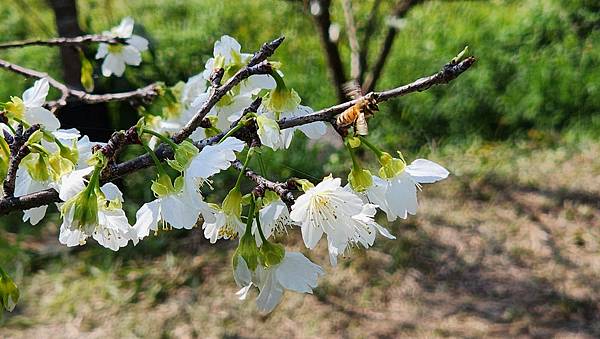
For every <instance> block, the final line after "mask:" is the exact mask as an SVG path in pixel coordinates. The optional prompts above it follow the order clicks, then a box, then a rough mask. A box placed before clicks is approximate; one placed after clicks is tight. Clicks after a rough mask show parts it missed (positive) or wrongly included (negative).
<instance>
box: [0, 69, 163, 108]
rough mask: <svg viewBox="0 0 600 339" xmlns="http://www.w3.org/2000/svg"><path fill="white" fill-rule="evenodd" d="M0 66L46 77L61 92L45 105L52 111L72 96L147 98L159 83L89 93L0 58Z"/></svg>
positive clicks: (86, 99)
mask: <svg viewBox="0 0 600 339" xmlns="http://www.w3.org/2000/svg"><path fill="white" fill-rule="evenodd" d="M0 67H2V68H5V69H7V70H9V71H11V72H14V73H17V74H21V75H24V76H26V77H28V78H37V79H46V80H48V83H49V84H50V86H52V87H54V88H56V89H58V90H59V91H60V92H61V96H60V98H59V99H58V100H56V101H51V102H48V104H47V105H46V106H47V107H48V108H50V109H51V110H52V111H55V110H56V109H57V108H59V107H62V106H66V105H67V100H68V99H69V98H74V99H76V100H79V101H81V102H85V103H90V104H95V103H99V102H108V101H124V100H130V99H142V100H149V99H152V98H154V97H155V96H156V95H158V89H159V87H160V85H159V84H158V83H154V84H150V85H148V86H146V87H142V88H138V89H136V90H133V91H129V92H121V93H107V94H90V93H87V92H85V91H80V90H77V89H73V88H70V87H68V86H67V85H65V84H63V83H62V82H60V81H58V80H56V79H54V78H53V77H51V76H49V75H48V73H44V72H39V71H36V70H33V69H29V68H25V67H23V66H19V65H16V64H13V63H11V62H8V61H6V60H2V59H0Z"/></svg>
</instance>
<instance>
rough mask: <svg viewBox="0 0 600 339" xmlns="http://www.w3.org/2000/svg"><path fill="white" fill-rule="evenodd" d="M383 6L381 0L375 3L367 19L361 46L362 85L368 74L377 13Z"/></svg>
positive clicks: (360, 79) (360, 81)
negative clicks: (368, 61)
mask: <svg viewBox="0 0 600 339" xmlns="http://www.w3.org/2000/svg"><path fill="white" fill-rule="evenodd" d="M380 4H381V0H375V1H373V7H371V11H370V12H369V16H368V17H367V20H366V24H365V26H364V30H363V39H362V43H361V44H360V46H361V49H360V55H359V61H360V65H361V67H360V70H361V74H360V77H359V83H362V82H363V80H364V76H365V73H366V72H367V58H368V57H369V45H370V44H369V42H370V41H371V39H373V36H372V35H373V31H374V30H375V23H376V22H377V13H378V11H379V5H380Z"/></svg>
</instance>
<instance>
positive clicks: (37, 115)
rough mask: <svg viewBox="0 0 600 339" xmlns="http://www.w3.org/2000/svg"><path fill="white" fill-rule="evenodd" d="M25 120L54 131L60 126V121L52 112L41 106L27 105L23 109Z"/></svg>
mask: <svg viewBox="0 0 600 339" xmlns="http://www.w3.org/2000/svg"><path fill="white" fill-rule="evenodd" d="M25 120H26V121H27V122H28V123H30V124H32V125H34V124H40V125H43V126H44V127H45V128H46V129H47V130H49V131H55V130H57V129H59V128H60V121H59V120H58V118H56V116H55V115H54V113H52V112H50V111H49V110H47V109H45V108H43V107H28V108H26V109H25Z"/></svg>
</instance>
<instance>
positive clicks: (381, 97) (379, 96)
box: [0, 57, 475, 215]
mask: <svg viewBox="0 0 600 339" xmlns="http://www.w3.org/2000/svg"><path fill="white" fill-rule="evenodd" d="M474 63H475V58H474V57H468V58H465V59H464V60H462V61H460V62H453V61H450V62H449V63H447V64H446V65H444V66H443V67H442V69H441V70H440V71H439V72H437V73H435V74H433V75H431V76H428V77H423V78H420V79H417V80H415V81H414V82H411V83H409V84H407V85H404V86H401V87H397V88H394V89H391V90H388V91H383V92H373V93H370V94H367V95H372V96H373V97H375V98H376V100H377V101H378V102H383V101H386V100H389V99H392V98H395V97H399V96H404V95H407V94H409V93H414V92H420V91H424V90H427V89H428V88H430V87H432V86H434V85H440V84H446V83H448V82H450V81H452V80H453V79H455V78H456V77H458V76H459V75H461V74H462V73H463V72H465V71H466V70H468V69H469V68H470V67H471V66H472V65H473V64H474ZM260 65H262V64H259V65H257V66H260ZM257 66H256V67H257ZM253 67H254V66H253ZM242 71H243V70H242ZM242 71H240V72H242ZM234 77H235V76H234ZM231 79H233V78H231ZM231 79H230V81H231ZM226 85H227V83H226V84H224V85H223V86H226ZM223 86H221V87H219V89H221V90H222V89H223ZM217 101H218V100H217ZM356 103H357V100H352V101H348V102H345V103H342V104H339V105H335V106H332V107H329V108H325V109H322V110H320V111H317V112H314V113H312V114H309V115H306V116H302V117H296V118H283V119H281V120H279V126H280V128H281V129H285V128H291V127H294V126H300V125H305V124H309V123H311V122H315V121H327V122H331V123H333V124H334V123H335V122H334V121H333V118H334V117H335V115H337V114H339V113H341V112H343V111H344V110H346V109H347V108H349V107H351V106H352V105H354V104H356ZM210 108H212V106H211V107H209V108H207V112H208V111H210ZM202 111H203V109H201V110H200V112H199V113H201V112H202ZM197 117H198V114H197V115H196V117H195V118H197ZM201 120H202V119H200V120H199V121H200V122H201ZM188 125H189V124H188ZM188 125H186V127H187V126H188ZM184 129H185V127H184ZM191 132H193V131H190V132H189V133H191ZM186 133H187V132H186ZM225 134H226V132H222V133H220V134H219V135H216V136H213V137H211V138H207V139H204V140H202V141H200V142H197V143H195V145H196V147H198V149H199V150H202V148H203V147H204V146H206V145H212V144H215V143H217V142H219V140H221V138H223V136H224V135H225ZM174 140H175V139H174ZM156 155H157V157H158V158H159V159H161V160H163V159H167V158H169V157H172V156H173V150H172V149H171V148H170V147H168V146H166V145H164V144H161V145H160V146H159V147H158V148H157V150H156ZM152 165H153V163H152V159H151V158H150V156H149V155H148V154H143V155H140V156H138V157H137V158H134V159H132V160H129V161H126V162H124V163H121V164H117V165H109V166H108V167H107V169H106V170H105V173H103V176H102V180H103V182H107V181H112V180H114V179H116V178H118V177H121V176H123V175H126V174H130V173H132V172H135V171H137V170H140V169H142V168H146V167H150V166H152ZM234 166H235V164H234ZM254 174H255V173H254ZM246 175H248V174H246ZM253 178H254V179H253ZM251 179H253V180H259V181H260V179H258V177H256V174H255V175H252V177H251ZM265 180H266V179H265ZM255 182H256V181H255ZM264 183H265V184H266V182H264ZM278 184H279V185H281V189H283V187H284V186H283V184H281V183H274V184H273V185H274V186H272V187H273V190H274V191H275V189H278V190H279V188H276V186H277V185H278ZM269 185H271V184H269ZM269 189H271V188H270V187H269ZM280 191H281V190H280ZM276 192H277V191H276ZM278 193H279V192H278ZM281 193H282V194H283V197H287V196H288V195H287V193H285V192H283V191H281ZM280 195H281V194H280ZM53 202H60V199H59V197H58V193H57V192H56V191H55V190H54V189H47V190H44V191H40V192H35V193H32V194H28V195H24V196H21V197H12V198H4V199H1V200H0V215H3V214H7V213H9V212H11V211H15V210H26V209H29V208H33V207H38V206H42V205H48V204H50V203H53Z"/></svg>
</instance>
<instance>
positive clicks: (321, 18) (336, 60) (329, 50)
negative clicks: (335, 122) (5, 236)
mask: <svg viewBox="0 0 600 339" xmlns="http://www.w3.org/2000/svg"><path fill="white" fill-rule="evenodd" d="M330 7H331V0H314V3H313V6H311V11H312V13H311V14H312V16H313V19H314V20H313V21H314V23H315V26H316V28H317V31H318V32H319V38H320V40H321V45H322V46H323V49H324V50H325V55H326V57H327V65H328V66H329V67H328V68H329V74H330V76H331V78H332V80H333V84H334V86H335V88H336V91H337V96H338V101H339V102H343V101H345V100H346V94H345V93H344V90H343V85H344V83H345V82H346V76H345V75H344V64H343V63H342V58H341V57H340V51H339V50H338V47H337V45H336V43H335V42H333V41H331V39H330V38H329V27H331V16H330V13H329V8H330Z"/></svg>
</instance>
